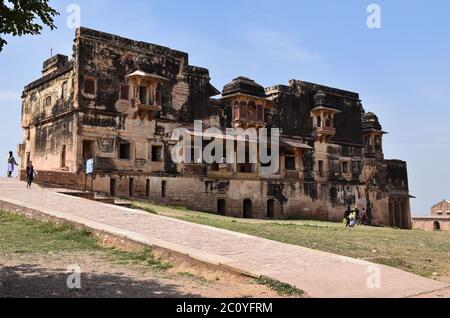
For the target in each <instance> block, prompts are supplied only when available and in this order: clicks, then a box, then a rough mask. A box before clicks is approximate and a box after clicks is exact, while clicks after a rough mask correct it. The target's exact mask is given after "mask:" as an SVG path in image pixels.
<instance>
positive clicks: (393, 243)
mask: <svg viewBox="0 0 450 318" xmlns="http://www.w3.org/2000/svg"><path fill="white" fill-rule="evenodd" d="M134 207H140V208H142V209H144V210H146V211H148V212H150V213H156V214H159V215H164V216H169V217H174V218H177V219H180V220H185V221H189V222H194V223H198V224H204V225H209V226H213V227H218V228H222V229H227V230H231V231H236V232H241V233H245V234H250V235H255V236H259V237H263V238H267V239H271V240H275V241H280V242H283V243H289V244H294V245H300V246H303V247H308V248H313V249H317V250H321V251H325V252H331V253H336V254H340V255H344V256H349V257H353V258H360V259H365V260H368V261H371V262H375V263H380V264H385V265H389V266H393V267H397V268H400V269H402V270H405V271H409V272H412V273H415V274H418V275H421V276H425V277H435V278H436V277H438V276H450V232H425V231H407V230H398V229H392V228H378V227H365V226H360V227H357V228H355V229H348V228H345V226H344V225H343V224H340V223H331V222H320V221H262V220H244V219H236V218H230V217H224V216H219V215H215V214H209V213H202V212H196V211H190V210H187V209H183V208H171V207H166V206H159V205H155V204H150V203H146V202H145V203H144V202H134Z"/></svg>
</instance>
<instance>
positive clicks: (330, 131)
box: [316, 126, 336, 134]
mask: <svg viewBox="0 0 450 318" xmlns="http://www.w3.org/2000/svg"><path fill="white" fill-rule="evenodd" d="M316 132H318V133H325V134H335V133H336V128H334V127H327V126H321V127H316Z"/></svg>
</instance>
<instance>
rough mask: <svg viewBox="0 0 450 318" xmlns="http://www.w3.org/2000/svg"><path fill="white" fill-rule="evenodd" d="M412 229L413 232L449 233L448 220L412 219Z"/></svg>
mask: <svg viewBox="0 0 450 318" xmlns="http://www.w3.org/2000/svg"><path fill="white" fill-rule="evenodd" d="M412 227H413V229H414V230H424V231H450V218H444V217H434V218H433V217H414V218H413V219H412Z"/></svg>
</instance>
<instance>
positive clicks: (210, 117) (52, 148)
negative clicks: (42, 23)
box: [20, 28, 410, 228]
mask: <svg viewBox="0 0 450 318" xmlns="http://www.w3.org/2000/svg"><path fill="white" fill-rule="evenodd" d="M133 74H134V75H133ZM240 81H245V83H247V84H246V85H250V84H251V85H257V84H256V83H254V84H252V81H251V80H249V79H245V78H240ZM147 82H149V84H145V85H147V89H149V91H148V92H147V93H148V94H150V93H151V94H152V98H151V99H152V101H151V102H150V98H147V96H145V98H144V99H147V101H145V102H142V101H141V100H140V96H139V94H140V93H139V90H140V89H141V86H142V85H143V84H142V83H147ZM237 82H239V81H237ZM237 82H236V83H237ZM236 83H235V84H236ZM63 87H64V88H63ZM252 87H253V86H252ZM256 87H260V90H261V96H260V98H263V99H264V98H265V97H264V88H262V87H261V86H256ZM319 92H321V93H320V94H318V93H319ZM218 93H219V92H218V91H217V90H216V89H215V88H214V87H213V86H212V85H211V84H210V77H209V71H208V70H207V69H204V68H200V67H195V66H190V65H189V59H188V54H187V53H184V52H180V51H176V50H172V49H169V48H166V47H162V46H158V45H154V44H149V43H144V42H138V41H133V40H129V39H125V38H121V37H118V36H115V35H111V34H107V33H103V32H98V31H94V30H90V29H86V28H80V29H78V30H77V33H76V38H75V42H74V53H73V60H71V61H68V60H67V58H66V57H64V56H60V55H58V56H55V57H53V58H52V59H50V60H48V61H46V62H45V63H44V70H43V77H42V78H41V79H39V80H38V81H35V82H33V83H32V84H30V85H28V86H27V87H26V89H25V92H24V103H23V126H24V131H25V140H24V144H23V145H22V146H21V147H20V149H21V157H22V169H24V167H25V166H24V164H25V161H26V160H25V159H26V157H27V155H26V154H27V153H30V159H31V160H32V161H33V162H34V164H35V168H36V170H37V171H38V172H39V175H40V177H39V178H40V180H39V181H42V182H46V183H62V184H66V185H73V184H74V183H75V184H78V186H79V187H84V182H85V180H88V182H87V183H88V186H90V181H91V180H90V179H89V178H90V177H89V178H88V179H86V178H85V164H86V159H89V158H88V157H92V158H94V160H95V164H94V166H95V174H94V179H93V180H92V182H93V187H94V190H95V191H99V192H103V193H111V192H113V193H114V195H117V196H124V197H129V196H132V197H139V198H146V199H150V200H153V201H157V202H162V203H167V204H174V205H183V206H186V207H189V208H193V209H197V210H204V211H211V212H217V210H218V200H225V203H226V204H225V205H226V213H227V214H228V215H233V216H237V217H242V216H244V205H246V206H247V210H248V207H249V205H250V202H251V213H250V214H251V217H255V218H266V217H268V210H273V211H272V212H271V213H270V214H271V215H269V217H272V214H273V217H280V218H291V217H292V218H294V217H297V218H298V217H300V218H312V219H322V220H332V221H340V220H341V219H342V216H343V214H344V211H345V209H346V207H347V206H348V205H350V206H354V205H358V207H359V208H360V210H362V211H364V210H365V209H367V210H370V211H371V212H372V216H373V223H374V224H378V225H392V226H399V225H400V226H401V227H405V228H407V227H409V226H410V212H409V193H408V177H407V167H406V163H404V162H402V161H396V160H384V159H383V154H382V150H381V149H382V147H381V144H380V145H379V146H380V147H379V151H380V152H381V153H379V154H378V156H376V157H368V156H365V153H364V151H363V149H364V147H365V146H367V145H365V144H364V143H363V138H362V135H363V134H362V130H363V127H362V116H364V114H365V113H364V110H363V108H362V105H361V102H360V99H359V95H358V94H356V93H352V92H348V91H343V90H339V89H335V88H331V87H326V86H322V85H317V84H313V83H308V82H302V81H297V80H292V81H290V82H289V86H275V87H271V88H268V89H266V93H267V96H266V97H267V100H266V101H265V103H266V102H267V104H268V105H269V106H268V107H264V109H263V113H262V115H263V116H261V117H263V118H264V119H265V123H264V125H266V124H267V126H268V127H269V128H270V127H277V128H281V129H282V135H283V137H287V138H295V140H297V141H298V143H301V144H303V146H301V147H299V148H297V147H292V146H289V145H288V146H286V145H284V146H282V147H281V149H280V150H281V153H280V167H279V171H278V173H276V174H275V175H274V176H272V177H271V178H268V179H265V177H263V176H260V175H259V171H260V166H259V164H256V165H254V166H253V167H252V172H247V173H244V172H240V171H238V169H237V166H236V165H235V164H229V165H227V167H226V168H222V169H221V170H219V171H217V170H214V169H212V167H211V166H209V165H207V164H195V165H193V164H178V165H176V164H174V163H173V162H172V160H171V155H170V152H171V149H172V146H173V142H171V141H170V140H169V139H170V136H171V133H172V131H173V130H174V129H176V128H179V127H185V128H191V129H192V123H193V121H194V120H196V119H202V120H203V122H204V125H205V127H211V126H212V127H220V128H222V129H225V128H230V127H231V126H232V122H231V120H232V114H233V111H232V109H231V104H230V103H231V102H229V101H228V102H227V100H226V98H220V99H216V100H213V99H211V98H210V97H211V96H214V95H217V94H218ZM123 95H126V96H125V97H124V96H123ZM153 95H154V96H153ZM318 95H319V97H320V98H321V99H323V100H321V103H318V100H317V96H318ZM48 97H50V99H48ZM43 103H44V104H43ZM36 105H37V106H36ZM317 105H325V106H327V105H328V107H330V108H332V111H333V114H334V112H336V111H337V113H336V115H334V116H335V117H334V127H328V128H331V129H332V130H333V133H332V136H331V137H329V138H325V139H323V138H317V131H316V128H317V127H316V128H314V127H313V125H312V120H311V111H312V109H313V108H316V107H317ZM41 106H42V107H41ZM375 117H376V116H375V115H373V114H372V116H365V117H364V118H365V123H366V124H367V121H368V120H369V119H371V118H375ZM378 125H379V124H378ZM334 128H335V129H336V131H335V132H334ZM380 129H381V127H380ZM380 133H383V132H380ZM364 142H366V141H364ZM380 142H381V139H380ZM87 145H89V147H92V151H87V150H86V149H87V148H89V147H87ZM121 149H122V150H121ZM63 153H64V156H63ZM124 154H125V155H124ZM292 156H295V170H294V169H293V168H292V161H290V162H288V159H287V158H289V157H290V158H292ZM154 157H156V158H154ZM63 158H64V160H63ZM63 161H64V164H62V162H63ZM288 163H289V165H291V167H287V166H286V165H287V164H288ZM52 180H53V181H54V182H49V181H52ZM111 180H113V181H111ZM163 182H164V183H163ZM163 184H165V190H164V192H165V193H164V194H165V195H163V193H162V188H163ZM112 188H113V191H111V189H112ZM271 200H273V201H271ZM272 202H273V209H268V204H270V206H271V204H272ZM247 216H248V215H247ZM398 220H401V222H400V221H398Z"/></svg>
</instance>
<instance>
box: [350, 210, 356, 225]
mask: <svg viewBox="0 0 450 318" xmlns="http://www.w3.org/2000/svg"><path fill="white" fill-rule="evenodd" d="M355 225H356V212H355V211H353V212H352V213H350V227H351V228H353V227H355Z"/></svg>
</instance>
